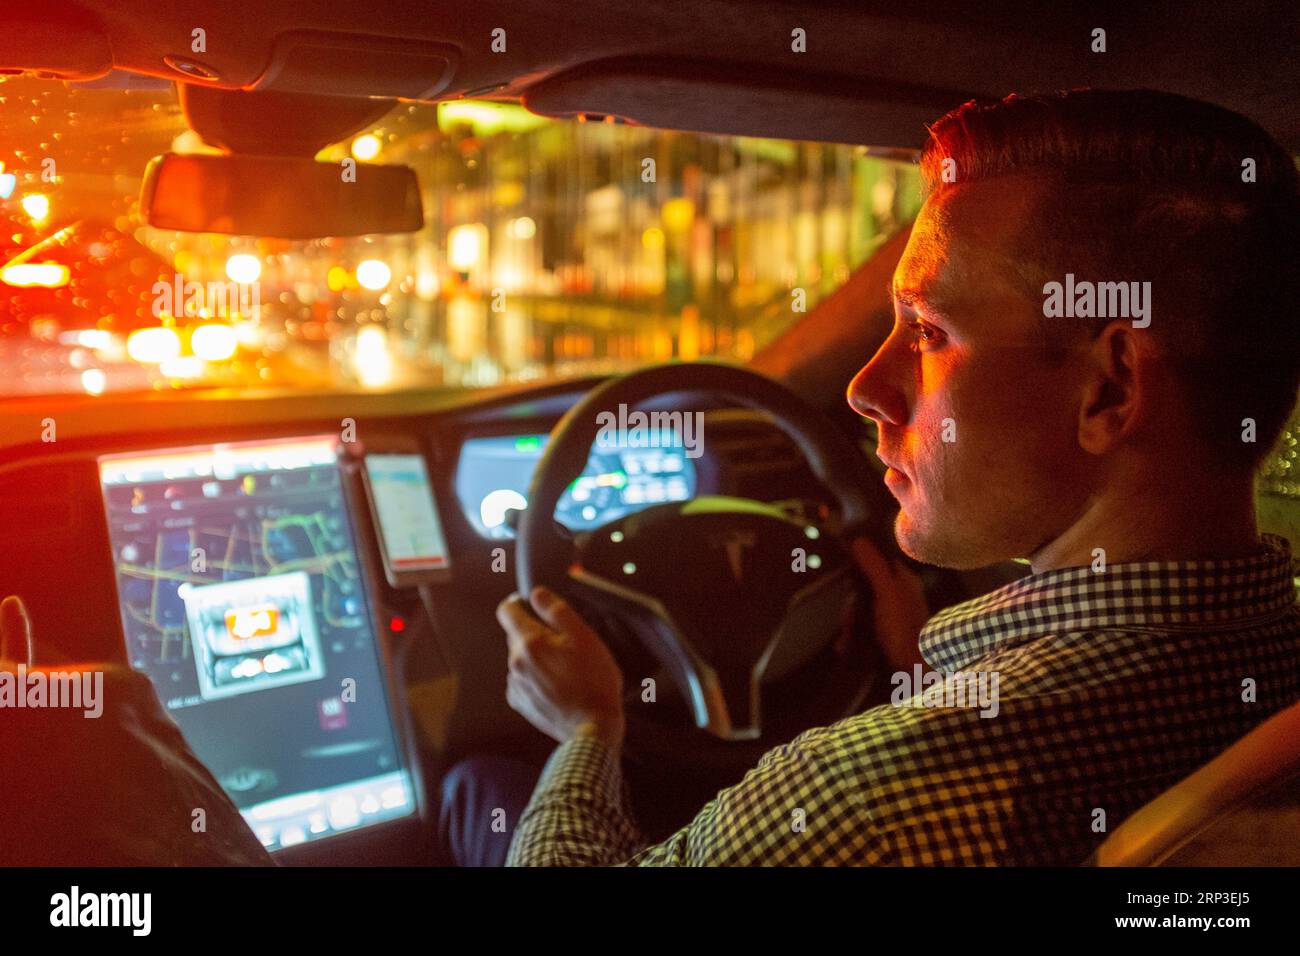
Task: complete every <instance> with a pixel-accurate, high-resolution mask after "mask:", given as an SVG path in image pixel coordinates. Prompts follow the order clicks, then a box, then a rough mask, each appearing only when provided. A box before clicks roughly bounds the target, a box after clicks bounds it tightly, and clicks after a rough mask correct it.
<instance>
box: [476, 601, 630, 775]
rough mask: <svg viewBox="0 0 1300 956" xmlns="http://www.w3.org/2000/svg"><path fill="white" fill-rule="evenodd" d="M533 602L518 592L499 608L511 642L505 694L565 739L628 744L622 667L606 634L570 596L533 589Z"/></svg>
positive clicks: (536, 721)
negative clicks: (591, 738) (580, 736)
mask: <svg viewBox="0 0 1300 956" xmlns="http://www.w3.org/2000/svg"><path fill="white" fill-rule="evenodd" d="M531 599H532V606H531V608H530V607H529V605H528V603H527V602H525V601H524V599H523V598H522V597H521V596H520V595H519V594H517V593H516V594H511V595H510V596H509V597H508V598H506V599H505V600H504V601H502V602H501V603H500V605H498V606H497V620H498V621H499V622H500V623H501V626H502V627H503V628H505V632H506V640H507V642H508V645H509V652H510V654H509V665H510V671H509V676H508V677H507V679H506V700H507V701H508V702H509V704H510V706H511V707H512V708H514V710H515V711H516V712H518V713H519V714H520V716H522V717H524V718H525V719H526V720H527V721H528V722H529V723H530V724H532V725H533V726H534V727H536V728H537V729H538V730H540V731H541V732H542V733H544V734H546V735H547V736H548V737H551V738H552V739H554V740H556V741H559V742H560V743H563V742H564V741H566V740H568V739H569V738H570V737H573V736H574V735H575V734H584V735H586V734H591V735H594V736H597V737H599V738H600V739H601V740H603V741H604V742H605V743H606V744H608V745H610V746H611V747H613V748H615V749H617V748H618V747H619V746H621V744H622V742H623V729H624V720H623V673H622V671H621V670H619V667H618V664H617V663H616V662H615V661H614V655H613V654H611V653H610V651H609V648H608V647H607V646H606V645H605V642H604V641H602V640H601V639H600V637H599V635H597V634H596V632H595V631H594V630H592V628H591V626H590V625H589V624H587V622H586V621H585V620H583V618H582V617H581V616H580V615H579V614H578V612H577V611H575V610H574V609H573V608H572V607H571V606H570V605H569V604H568V602H566V601H565V600H564V599H563V598H561V597H560V596H559V595H558V594H556V593H555V592H554V591H551V590H550V589H549V588H545V587H540V586H539V587H535V588H533V593H532V595H531Z"/></svg>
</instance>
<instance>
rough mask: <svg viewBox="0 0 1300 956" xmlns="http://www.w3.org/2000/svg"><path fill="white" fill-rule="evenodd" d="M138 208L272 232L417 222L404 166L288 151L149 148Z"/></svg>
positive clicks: (200, 226)
mask: <svg viewBox="0 0 1300 956" xmlns="http://www.w3.org/2000/svg"><path fill="white" fill-rule="evenodd" d="M140 212H141V215H142V216H143V217H144V221H145V222H147V223H148V224H149V225H151V226H156V227H157V228H159V229H175V230H178V231H180V232H216V233H223V234H226V235H239V236H267V237H274V238H278V239H315V238H318V237H322V236H362V235H366V234H369V233H382V232H415V231H416V230H418V229H420V228H421V227H422V226H423V225H424V212H423V210H422V209H421V207H420V188H419V183H418V181H417V180H416V178H415V170H413V169H411V168H410V167H409V166H372V165H368V164H365V163H357V164H355V165H352V164H348V165H336V164H334V163H318V162H316V161H315V160H311V159H302V158H298V157H289V156H243V155H240V156H208V155H184V156H182V155H179V154H177V153H164V154H163V155H161V156H156V157H154V158H153V159H152V160H150V161H149V166H148V168H147V169H146V170H145V174H144V184H143V185H142V186H141V189H140Z"/></svg>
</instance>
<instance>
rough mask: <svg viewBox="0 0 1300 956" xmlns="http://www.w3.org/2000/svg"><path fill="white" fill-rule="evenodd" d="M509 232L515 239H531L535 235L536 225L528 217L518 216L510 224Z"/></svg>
mask: <svg viewBox="0 0 1300 956" xmlns="http://www.w3.org/2000/svg"><path fill="white" fill-rule="evenodd" d="M510 227H511V228H510V232H511V234H512V235H513V236H514V237H515V238H516V239H531V238H533V236H535V235H536V234H537V223H535V222H533V220H532V217H530V216H520V217H519V218H518V219H516V220H514V221H513V222H511V223H510Z"/></svg>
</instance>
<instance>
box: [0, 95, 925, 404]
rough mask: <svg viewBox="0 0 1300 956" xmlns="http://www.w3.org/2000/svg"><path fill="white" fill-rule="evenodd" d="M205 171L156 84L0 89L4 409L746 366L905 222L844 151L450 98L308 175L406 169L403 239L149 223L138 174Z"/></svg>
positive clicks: (911, 172)
mask: <svg viewBox="0 0 1300 956" xmlns="http://www.w3.org/2000/svg"><path fill="white" fill-rule="evenodd" d="M117 87H128V88H117ZM130 87H143V88H130ZM204 149H206V147H205V146H204V144H203V143H202V142H201V141H200V140H199V138H198V137H197V136H196V135H195V134H194V133H193V132H191V131H189V130H188V129H187V127H186V124H185V122H184V118H183V117H182V115H181V111H180V107H179V105H178V102H177V97H176V93H175V91H174V89H173V87H172V86H171V85H170V84H167V83H154V82H151V81H149V80H148V79H147V78H140V77H134V78H131V80H130V83H129V84H128V83H127V81H126V80H124V79H119V78H117V77H116V76H110V77H109V78H107V79H106V80H104V81H97V82H96V83H93V84H82V85H77V84H62V83H55V82H52V81H44V80H40V79H36V78H30V77H8V78H3V79H0V162H2V163H3V169H0V213H2V215H0V263H3V265H0V329H2V330H3V335H0V371H2V373H3V374H0V383H3V384H0V391H2V392H3V393H5V394H14V393H28V394H40V393H52V392H74V391H82V392H90V393H100V392H104V391H121V390H138V389H151V388H152V389H165V388H186V387H197V386H210V385H237V386H241V387H248V386H268V387H270V386H277V387H283V386H290V387H301V388H317V387H355V388H363V389H383V388H394V387H406V386H416V385H426V386H427V385H434V386H437V385H452V386H488V385H495V384H499V383H502V382H507V381H512V380H531V379H541V378H546V377H552V376H563V375H575V374H587V373H593V372H608V371H617V370H622V369H627V368H633V367H637V366H640V365H644V364H649V363H653V362H658V361H664V360H668V359H673V358H680V359H686V360H691V359H696V358H703V357H711V356H713V357H720V358H723V359H730V360H734V361H744V360H746V359H747V358H748V357H749V356H750V355H751V354H752V353H753V352H754V351H755V350H756V349H757V348H760V347H761V346H762V345H763V344H764V343H765V342H767V341H769V340H771V339H772V338H773V337H775V336H776V335H778V334H779V333H780V332H782V331H783V330H784V329H786V328H787V327H788V326H789V325H790V324H791V323H793V322H795V321H797V320H798V319H799V318H800V316H801V315H802V314H804V313H805V312H806V311H808V310H811V309H812V308H814V307H815V306H816V304H817V302H818V301H819V300H820V299H822V298H823V297H824V296H826V295H827V294H828V293H829V292H831V291H833V290H834V289H835V288H837V287H838V286H839V285H840V284H842V283H843V282H844V281H845V280H846V279H847V278H848V275H849V273H850V272H851V271H852V269H853V268H854V267H856V266H857V265H858V264H860V263H861V262H862V261H864V260H865V259H866V258H867V256H868V255H870V253H871V252H872V250H873V249H874V248H875V247H876V246H877V245H878V244H879V243H881V242H883V241H884V239H885V238H887V237H888V235H889V234H891V233H892V232H893V231H895V230H896V229H897V228H898V227H899V226H900V225H902V224H903V223H905V222H907V221H908V220H909V219H910V218H911V217H912V216H913V215H914V214H915V212H916V210H917V208H918V207H919V205H920V195H919V179H918V175H917V171H916V167H915V166H914V164H913V163H911V162H910V161H905V160H899V159H895V158H879V157H875V156H871V155H868V153H867V151H866V150H864V149H862V148H859V147H854V146H845V145H827V144H817V143H798V142H788V141H776V140H767V139H751V138H743V137H734V136H709V135H703V134H696V133H686V132H673V131H661V130H651V129H645V128H637V127H630V126H625V125H613V124H609V123H604V122H579V121H576V120H563V121H556V120H547V119H543V118H540V117H537V116H534V115H532V114H530V113H528V112H527V111H525V110H523V109H522V108H521V107H518V106H514V105H508V104H500V103H492V102H476V101H456V102H454V103H447V104H441V105H437V104H420V105H415V104H412V105H402V106H399V107H398V108H396V109H395V110H394V111H393V112H391V113H390V114H388V115H387V116H386V117H384V118H383V119H382V120H381V121H380V122H379V123H377V124H375V126H374V127H373V128H371V129H369V130H366V131H363V132H362V133H360V134H358V135H357V136H355V137H354V138H352V139H351V140H349V141H348V142H345V143H340V144H336V145H334V146H332V147H330V148H327V149H325V150H324V151H322V153H321V154H319V156H318V159H320V160H322V161H328V162H333V163H340V164H342V162H343V161H344V160H345V159H347V158H349V157H351V158H355V159H356V160H358V161H362V162H377V163H405V164H408V165H410V166H412V167H414V168H415V170H416V171H417V173H418V175H419V178H420V183H421V190H422V193H423V204H424V213H425V219H426V223H425V226H424V228H423V229H422V230H421V231H420V232H418V233H414V234H408V235H377V236H367V237H360V238H352V239H335V238H325V239H317V240H311V241H286V240H280V239H268V238H265V237H258V236H239V237H229V236H219V235H211V234H193V233H177V232H167V231H162V230H158V229H153V228H150V227H146V226H143V225H142V224H141V222H140V219H139V204H138V197H139V189H140V181H141V178H142V174H143V172H144V169H145V165H146V163H147V162H148V160H149V159H150V158H151V157H153V156H155V155H157V154H159V153H162V152H165V151H167V150H173V151H177V152H198V151H202V150H204Z"/></svg>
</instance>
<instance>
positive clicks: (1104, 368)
mask: <svg viewBox="0 0 1300 956" xmlns="http://www.w3.org/2000/svg"><path fill="white" fill-rule="evenodd" d="M1152 357H1153V351H1152V343H1151V341H1150V337H1149V336H1148V335H1147V334H1146V333H1145V332H1143V331H1141V330H1139V329H1135V328H1133V324H1132V323H1131V322H1129V321H1115V322H1111V323H1110V324H1109V325H1107V326H1106V328H1105V329H1103V330H1102V332H1101V334H1100V335H1098V336H1097V337H1096V338H1095V339H1094V340H1093V342H1092V344H1091V345H1090V346H1089V349H1088V353H1087V361H1086V365H1085V373H1086V377H1085V379H1084V387H1083V394H1082V396H1081V400H1080V403H1079V447H1081V448H1082V449H1083V450H1084V451H1086V452H1089V453H1090V454H1093V455H1102V454H1105V453H1106V452H1108V451H1111V450H1112V449H1114V448H1115V447H1116V446H1117V445H1119V444H1120V443H1122V442H1123V441H1124V440H1125V439H1127V438H1128V437H1129V436H1130V435H1132V434H1133V432H1134V431H1135V430H1136V429H1137V427H1138V425H1139V423H1140V421H1141V419H1142V417H1143V416H1144V415H1145V414H1146V412H1147V410H1148V409H1147V403H1148V402H1149V401H1150V399H1151V396H1150V394H1149V391H1150V388H1151V381H1150V374H1149V373H1150V366H1149V363H1150V361H1151V359H1152Z"/></svg>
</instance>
